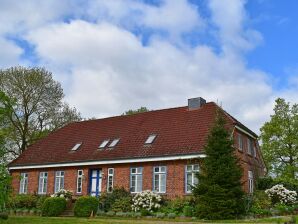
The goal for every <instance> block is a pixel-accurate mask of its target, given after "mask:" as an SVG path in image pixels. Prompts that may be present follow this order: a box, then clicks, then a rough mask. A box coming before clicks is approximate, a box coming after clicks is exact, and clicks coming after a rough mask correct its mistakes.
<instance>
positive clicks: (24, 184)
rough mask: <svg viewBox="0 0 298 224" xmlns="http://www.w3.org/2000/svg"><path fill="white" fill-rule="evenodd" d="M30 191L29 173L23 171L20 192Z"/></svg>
mask: <svg viewBox="0 0 298 224" xmlns="http://www.w3.org/2000/svg"><path fill="white" fill-rule="evenodd" d="M27 192H28V173H21V180H20V191H19V193H20V194H27Z"/></svg>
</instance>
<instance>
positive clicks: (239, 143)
mask: <svg viewBox="0 0 298 224" xmlns="http://www.w3.org/2000/svg"><path fill="white" fill-rule="evenodd" d="M238 149H239V150H240V151H243V138H242V135H241V134H238Z"/></svg>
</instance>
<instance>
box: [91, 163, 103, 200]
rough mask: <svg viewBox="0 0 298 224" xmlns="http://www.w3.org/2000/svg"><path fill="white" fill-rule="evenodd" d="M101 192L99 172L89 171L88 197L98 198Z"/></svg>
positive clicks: (97, 170)
mask: <svg viewBox="0 0 298 224" xmlns="http://www.w3.org/2000/svg"><path fill="white" fill-rule="evenodd" d="M100 192H101V170H99V169H96V170H90V192H89V193H90V195H91V196H96V197H97V196H99V195H100Z"/></svg>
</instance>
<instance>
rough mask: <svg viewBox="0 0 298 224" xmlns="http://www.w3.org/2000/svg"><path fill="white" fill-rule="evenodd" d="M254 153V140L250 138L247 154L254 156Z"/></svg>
mask: <svg viewBox="0 0 298 224" xmlns="http://www.w3.org/2000/svg"><path fill="white" fill-rule="evenodd" d="M253 151H254V144H253V140H252V139H250V138H248V139H247V153H248V154H249V155H253V154H254V153H253Z"/></svg>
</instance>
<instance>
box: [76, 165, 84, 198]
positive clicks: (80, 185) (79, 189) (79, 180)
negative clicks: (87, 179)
mask: <svg viewBox="0 0 298 224" xmlns="http://www.w3.org/2000/svg"><path fill="white" fill-rule="evenodd" d="M83 176H84V173H83V170H78V176H77V193H79V194H80V193H82V188H83Z"/></svg>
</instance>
